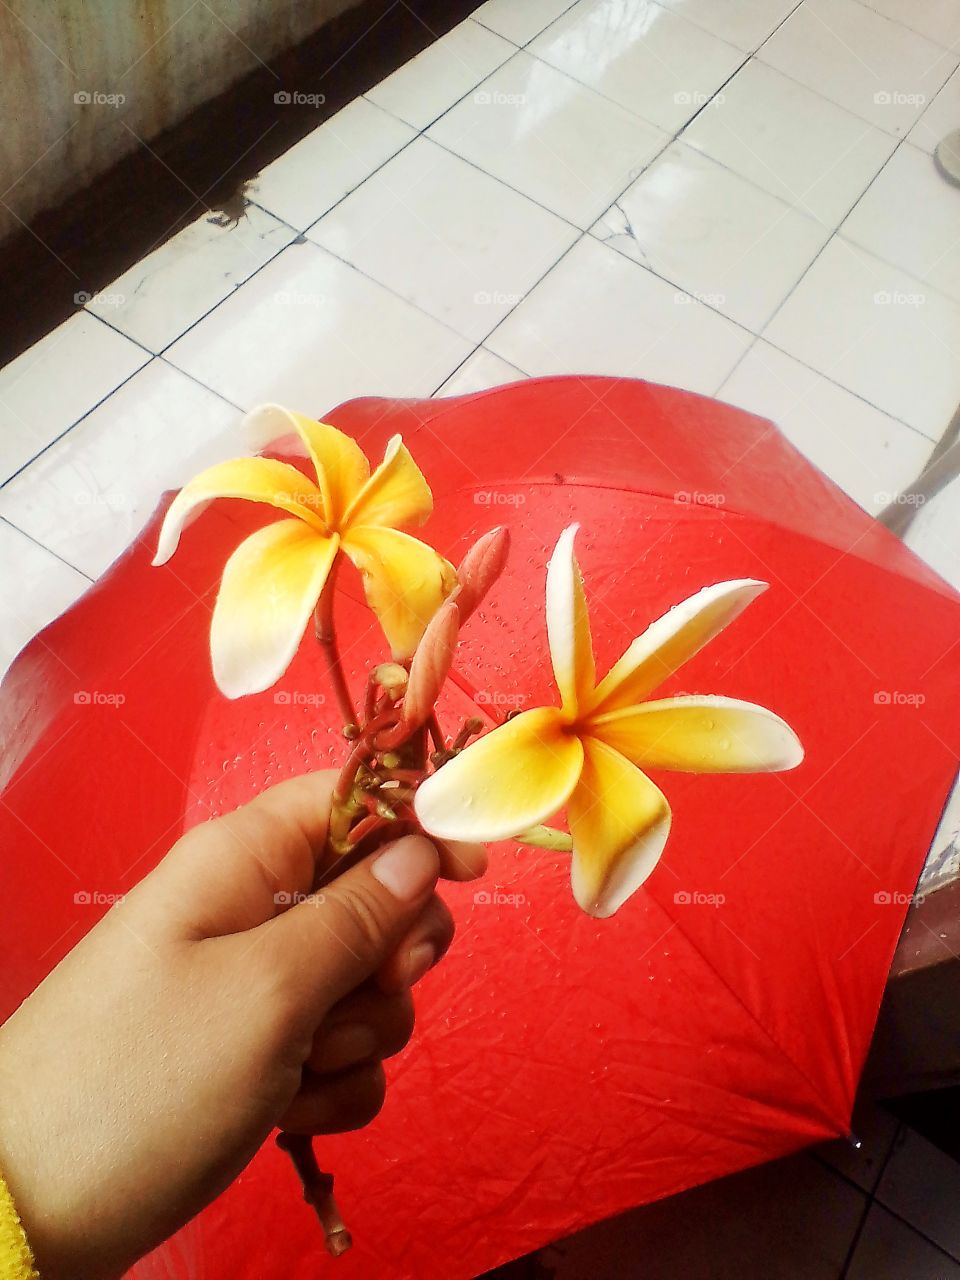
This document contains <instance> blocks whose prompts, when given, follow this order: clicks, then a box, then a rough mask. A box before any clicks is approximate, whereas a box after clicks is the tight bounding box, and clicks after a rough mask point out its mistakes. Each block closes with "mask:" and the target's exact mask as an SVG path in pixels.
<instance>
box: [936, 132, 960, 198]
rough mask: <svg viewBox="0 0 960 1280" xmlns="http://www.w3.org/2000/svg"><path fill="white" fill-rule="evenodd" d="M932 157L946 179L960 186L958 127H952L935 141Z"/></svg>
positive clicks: (959, 134) (959, 135) (959, 140)
mask: <svg viewBox="0 0 960 1280" xmlns="http://www.w3.org/2000/svg"><path fill="white" fill-rule="evenodd" d="M933 158H934V160H935V161H936V163H937V168H938V169H939V170H940V172H941V173H942V174H943V176H944V177H945V178H946V180H947V181H948V182H952V183H953V184H954V185H955V186H958V187H960V129H954V131H953V132H952V133H948V134H947V136H946V137H945V138H942V139H941V140H940V142H938V143H937V149H936V151H934V153H933Z"/></svg>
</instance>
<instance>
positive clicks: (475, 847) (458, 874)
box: [430, 836, 487, 880]
mask: <svg viewBox="0 0 960 1280" xmlns="http://www.w3.org/2000/svg"><path fill="white" fill-rule="evenodd" d="M430 839H431V840H434V837H433V836H431V837H430ZM435 843H436V846H437V852H438V853H439V854H440V874H441V875H442V876H443V878H444V880H476V879H478V877H480V876H482V875H483V873H484V872H485V871H486V869H487V851H486V849H485V848H484V847H483V845H482V844H469V843H468V842H467V841H466V840H435Z"/></svg>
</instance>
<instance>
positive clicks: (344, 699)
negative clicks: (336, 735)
mask: <svg viewBox="0 0 960 1280" xmlns="http://www.w3.org/2000/svg"><path fill="white" fill-rule="evenodd" d="M336 576H337V562H336V560H334V562H333V567H332V568H331V570H330V573H329V575H328V577H327V580H326V582H325V583H324V586H323V590H322V591H321V592H320V599H319V600H318V601H317V607H316V609H315V611H314V615H313V618H314V630H315V632H316V636H317V640H318V641H319V643H320V645H321V646H322V648H323V650H324V652H325V654H326V658H327V667H328V668H329V671H330V679H331V680H332V681H333V689H334V693H335V694H336V695H337V704H338V706H339V707H340V714H341V715H342V716H343V719H344V723H345V724H356V721H357V713H356V711H355V710H354V706H353V699H352V698H351V697H350V689H349V687H348V685H347V677H346V675H345V673H344V670H343V663H342V662H341V660H340V649H339V648H338V646H337V632H336V628H335V627H334V624H333V591H334V582H335V580H336Z"/></svg>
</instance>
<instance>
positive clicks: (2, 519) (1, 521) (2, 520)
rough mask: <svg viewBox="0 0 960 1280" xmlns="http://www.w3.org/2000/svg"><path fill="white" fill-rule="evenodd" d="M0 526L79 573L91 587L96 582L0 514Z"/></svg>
mask: <svg viewBox="0 0 960 1280" xmlns="http://www.w3.org/2000/svg"><path fill="white" fill-rule="evenodd" d="M0 524H5V525H6V526H7V528H8V529H15V530H16V532H17V533H19V534H20V535H21V537H24V538H26V539H27V541H28V542H32V543H33V545H34V546H35V547H39V548H40V550H41V551H45V552H46V553H47V555H49V556H53V558H54V560H59V561H60V563H61V564H62V565H63V566H64V567H65V568H67V569H72V570H73V572H74V573H79V575H80V577H81V578H86V580H87V582H89V583H90V584H91V586H92V585H93V583H94V582H96V578H91V577H90V575H89V573H87V572H85V571H84V570H83V569H80V568H78V567H77V566H76V565H75V564H73V563H71V561H69V560H65V559H64V558H63V556H62V555H60V553H59V552H58V551H54V549H53V548H52V547H48V546H47V544H46V543H45V542H41V541H40V540H39V539H38V538H35V537H34V536H33V534H32V533H28V532H27V530H26V529H21V528H20V526H19V525H18V524H17V523H16V521H14V520H11V519H10V517H9V516H5V515H3V514H2V513H0Z"/></svg>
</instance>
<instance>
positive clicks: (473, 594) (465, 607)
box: [452, 525, 510, 622]
mask: <svg viewBox="0 0 960 1280" xmlns="http://www.w3.org/2000/svg"><path fill="white" fill-rule="evenodd" d="M509 550H510V531H509V529H507V528H505V527H504V526H503V525H500V526H499V527H498V528H496V529H491V530H490V532H489V533H485V534H484V535H483V537H482V538H479V539H478V540H477V541H476V542H475V543H474V544H473V546H472V547H471V548H470V550H469V551H468V552H467V554H466V555H465V556H464V557H463V559H462V560H461V562H460V567H459V568H458V569H457V578H458V580H459V582H460V586H459V588H458V589H457V590H456V591H455V592H454V594H453V597H452V598H453V599H455V600H456V602H457V608H458V609H459V610H460V620H461V621H462V622H466V620H467V618H469V616H470V614H471V613H473V611H474V609H476V607H477V605H478V604H479V603H480V602H481V600H482V599H483V597H484V596H485V595H486V594H487V592H488V591H489V590H490V588H491V587H492V586H493V584H494V583H495V582H496V580H497V579H498V578H499V577H500V574H501V573H502V572H503V567H504V565H505V564H506V562H507V553H508V552H509Z"/></svg>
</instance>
